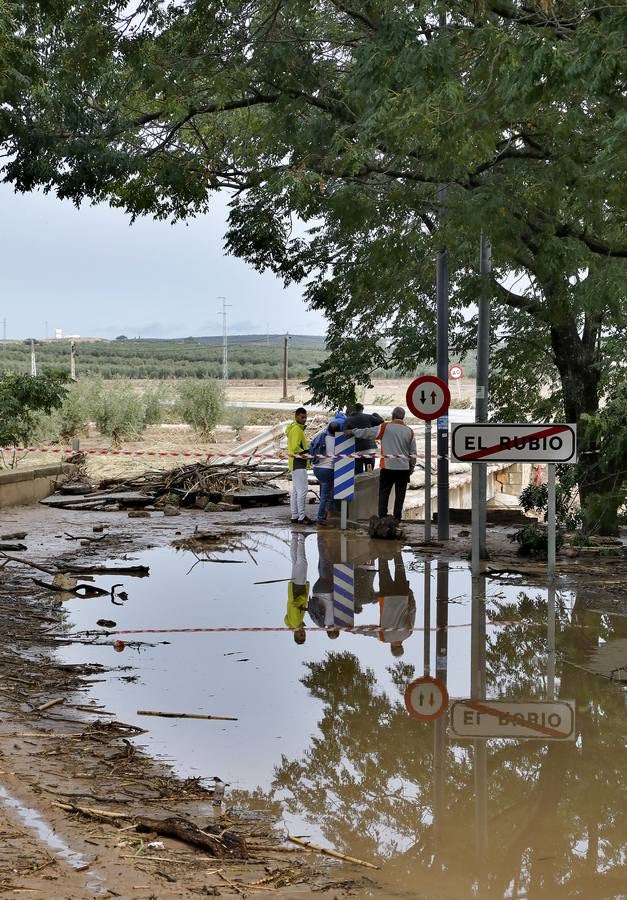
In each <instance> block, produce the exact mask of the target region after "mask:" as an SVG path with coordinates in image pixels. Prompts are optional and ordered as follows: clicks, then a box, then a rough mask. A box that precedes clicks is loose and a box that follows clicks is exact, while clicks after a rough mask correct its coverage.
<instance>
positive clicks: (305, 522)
mask: <svg viewBox="0 0 627 900" xmlns="http://www.w3.org/2000/svg"><path fill="white" fill-rule="evenodd" d="M298 524H299V525H313V519H310V518H309V516H305V518H304V519H299V520H298Z"/></svg>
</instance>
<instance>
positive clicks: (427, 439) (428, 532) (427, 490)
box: [425, 420, 440, 544]
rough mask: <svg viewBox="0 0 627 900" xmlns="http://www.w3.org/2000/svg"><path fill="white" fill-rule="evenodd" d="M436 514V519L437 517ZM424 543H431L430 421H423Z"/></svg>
mask: <svg viewBox="0 0 627 900" xmlns="http://www.w3.org/2000/svg"><path fill="white" fill-rule="evenodd" d="M439 518H440V517H439V515H438V519H439ZM425 543H427V544H429V543H431V421H430V420H427V421H426V422H425Z"/></svg>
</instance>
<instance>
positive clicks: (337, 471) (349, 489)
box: [333, 432, 355, 531]
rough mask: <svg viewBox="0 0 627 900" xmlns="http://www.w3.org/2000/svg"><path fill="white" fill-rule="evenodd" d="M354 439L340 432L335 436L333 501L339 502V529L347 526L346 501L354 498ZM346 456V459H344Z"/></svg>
mask: <svg viewBox="0 0 627 900" xmlns="http://www.w3.org/2000/svg"><path fill="white" fill-rule="evenodd" d="M354 453H355V438H354V437H348V436H347V435H345V434H342V433H341V432H338V433H337V434H336V435H335V455H336V459H335V462H334V464H333V499H334V500H340V501H341V506H340V528H341V529H342V531H345V530H346V528H347V526H348V501H349V500H352V499H353V497H354V496H355V458H354ZM347 455H348V459H347V458H346V457H347Z"/></svg>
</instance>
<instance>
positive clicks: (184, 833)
mask: <svg viewBox="0 0 627 900" xmlns="http://www.w3.org/2000/svg"><path fill="white" fill-rule="evenodd" d="M55 806H59V807H60V808H61V809H66V810H69V811H70V812H77V813H80V814H81V815H83V816H86V817H87V818H90V819H99V820H100V821H108V822H111V821H115V820H116V819H118V820H126V821H128V820H131V821H132V822H133V824H134V825H135V827H136V828H137V831H140V832H154V833H155V834H158V835H160V836H161V837H172V838H176V839H177V840H179V841H183V842H184V843H186V844H191V845H192V846H194V847H200V848H201V849H202V850H206V851H207V853H210V854H211V855H212V856H217V857H220V858H224V857H231V858H237V859H248V855H249V854H248V847H247V845H246V840H245V838H243V837H242V836H241V835H239V834H237V833H236V832H235V831H234V830H232V829H228V828H224V827H223V826H221V825H213V824H209V825H206V826H205V828H204V829H201V828H199V827H198V826H197V825H195V824H194V823H193V822H190V821H189V819H183V818H181V817H179V816H170V817H169V818H167V819H151V818H148V817H146V816H136V815H130V814H129V813H121V812H110V811H109V810H106V809H93V808H91V807H87V806H76V805H75V804H73V803H60V802H55Z"/></svg>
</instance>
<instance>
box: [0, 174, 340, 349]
mask: <svg viewBox="0 0 627 900" xmlns="http://www.w3.org/2000/svg"><path fill="white" fill-rule="evenodd" d="M226 202H227V198H226V197H218V198H216V202H215V205H214V211H213V213H210V214H209V215H207V216H204V217H202V218H199V219H196V220H192V221H190V222H189V224H187V225H186V224H182V223H179V224H177V225H170V224H168V223H167V222H156V221H153V220H152V219H142V220H140V221H137V222H136V223H135V224H134V225H129V219H128V217H127V216H126V215H125V214H124V213H122V212H120V211H118V210H114V209H110V208H109V207H107V206H96V207H93V206H89V205H87V204H85V205H83V207H81V209H79V210H77V209H76V208H75V207H74V206H72V204H71V203H68V202H61V201H59V200H57V199H56V198H55V197H52V196H50V195H48V196H45V195H43V194H40V193H36V194H26V195H22V194H15V193H14V192H13V190H12V188H11V187H10V186H8V185H0V204H1V207H2V211H3V214H2V216H0V258H1V259H2V272H3V278H2V284H1V286H0V320H2V319H4V318H6V320H7V325H6V330H7V337H8V338H26V337H37V338H39V337H45V336H46V329H47V331H48V335H49V336H51V337H52V336H53V334H54V329H55V328H61V329H63V332H64V334H80V335H82V336H93V337H103V338H112V337H116V335H118V334H126V335H127V336H129V337H137V336H143V337H186V336H188V335H207V334H221V333H222V318H221V316H220V315H219V308H220V304H221V301H219V300H218V299H217V298H218V296H220V295H223V296H225V297H226V298H227V301H228V302H229V303H230V304H232V305H231V308H230V309H229V310H227V314H228V320H227V321H228V329H229V333H231V334H247V333H248V334H250V333H265V331H266V329H269V330H270V332H271V333H281V334H282V333H284V332H285V331H290V332H291V333H292V334H324V332H325V325H324V319H323V317H322V316H321V315H320V314H319V313H314V312H311V311H309V310H308V309H307V308H306V306H305V304H304V303H303V301H302V298H301V291H300V289H299V288H298V287H290V288H289V289H287V290H285V289H284V288H283V285H282V284H281V282H280V281H278V280H277V279H276V278H274V276H273V275H271V274H265V275H260V274H259V273H258V272H256V271H254V270H253V269H252V268H251V267H249V266H248V265H246V263H244V262H242V261H240V260H238V259H235V258H234V257H231V256H225V255H223V253H222V240H223V238H222V236H223V234H224V230H225V221H226ZM0 334H1V331H0Z"/></svg>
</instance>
